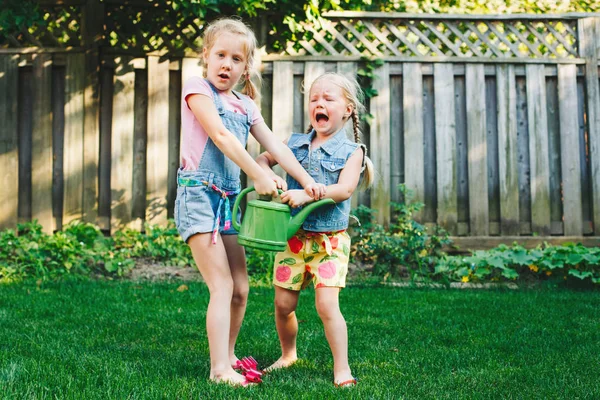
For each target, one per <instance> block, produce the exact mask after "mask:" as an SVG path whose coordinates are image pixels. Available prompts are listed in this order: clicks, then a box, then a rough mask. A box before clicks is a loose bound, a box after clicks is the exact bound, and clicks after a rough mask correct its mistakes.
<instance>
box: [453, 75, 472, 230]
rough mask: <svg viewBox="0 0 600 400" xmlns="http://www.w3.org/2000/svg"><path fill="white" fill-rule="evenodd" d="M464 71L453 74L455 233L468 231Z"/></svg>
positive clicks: (467, 152) (467, 164)
mask: <svg viewBox="0 0 600 400" xmlns="http://www.w3.org/2000/svg"><path fill="white" fill-rule="evenodd" d="M463 69H464V68H463ZM466 92H467V91H466V84H465V76H464V72H463V74H462V75H458V76H457V75H455V76H454V98H455V99H456V100H455V102H454V108H455V112H454V115H455V119H456V161H457V162H456V205H457V207H458V212H457V214H456V219H457V221H458V225H457V235H459V236H462V235H467V234H468V233H469V223H468V221H469V151H468V139H467V100H466Z"/></svg>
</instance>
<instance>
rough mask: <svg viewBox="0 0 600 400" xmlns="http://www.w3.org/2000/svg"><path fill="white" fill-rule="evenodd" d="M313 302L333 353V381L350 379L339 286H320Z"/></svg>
mask: <svg viewBox="0 0 600 400" xmlns="http://www.w3.org/2000/svg"><path fill="white" fill-rule="evenodd" d="M315 292H316V294H315V296H316V297H315V303H316V307H317V312H318V313H319V316H320V317H321V321H323V326H324V328H325V336H326V337H327V342H329V347H330V348H331V353H332V354H333V381H334V382H335V383H340V382H344V381H347V380H350V379H352V372H351V371H350V365H348V328H347V327H346V321H345V320H344V316H343V315H342V312H341V311H340V302H339V294H340V288H337V287H320V288H318V289H316V291H315Z"/></svg>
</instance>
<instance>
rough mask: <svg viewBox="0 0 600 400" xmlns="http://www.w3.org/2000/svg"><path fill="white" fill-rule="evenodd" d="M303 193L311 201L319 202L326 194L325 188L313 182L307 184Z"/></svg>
mask: <svg viewBox="0 0 600 400" xmlns="http://www.w3.org/2000/svg"><path fill="white" fill-rule="evenodd" d="M304 191H305V192H306V194H307V195H309V196H310V197H312V198H313V199H315V200H321V199H322V198H323V197H325V193H327V186H325V185H324V184H322V183H317V182H314V181H313V183H309V184H308V185H306V186H305V187H304Z"/></svg>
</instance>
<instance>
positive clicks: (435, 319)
mask: <svg viewBox="0 0 600 400" xmlns="http://www.w3.org/2000/svg"><path fill="white" fill-rule="evenodd" d="M179 284H180V283H142V284H140V283H132V282H81V283H63V284H54V285H47V286H44V287H42V288H39V289H38V288H37V287H36V286H34V285H9V286H0V398H8V399H30V398H35V399H44V398H48V399H50V398H59V399H125V398H136V399H137V398H140V399H141V398H143V399H146V398H150V399H153V398H166V399H176V398H178V399H191V398H194V399H198V398H202V399H209V398H218V399H221V398H260V399H269V398H273V399H285V398H305V399H315V398H319V399H321V398H341V397H347V398H356V399H366V398H374V399H400V398H405V399H433V398H435V399H488V398H489V399H492V398H493V399H497V398H508V399H552V398H557V399H558V398H561V399H567V398H568V399H574V398H580V399H585V398H590V399H591V398H598V396H600V380H599V379H598V376H600V364H599V363H598V354H600V292H597V291H573V290H567V289H555V290H549V289H539V290H519V291H510V290H489V291H488V290H485V291H484V290H435V289H429V290H425V289H397V288H396V289H394V288H389V287H380V286H373V285H371V286H369V285H365V286H353V287H350V288H348V289H346V290H344V291H343V292H342V294H341V304H342V310H343V313H344V315H345V317H346V320H347V322H348V327H349V336H350V362H351V366H352V368H353V372H354V374H355V375H356V376H357V377H358V378H359V381H360V382H359V386H358V387H356V388H352V389H344V392H343V394H342V393H341V392H340V389H335V388H334V387H333V385H332V383H331V382H332V359H331V354H330V351H329V348H328V346H327V343H326V341H325V338H324V335H323V328H322V324H321V322H320V320H319V318H318V316H317V314H316V312H315V310H314V291H313V290H308V291H306V292H304V293H302V296H301V298H300V306H299V310H298V316H299V319H300V335H299V349H298V350H299V355H300V357H301V358H302V360H301V361H300V362H298V363H297V364H296V365H295V366H293V367H292V368H290V369H288V370H285V371H278V372H275V373H272V374H270V375H268V376H266V377H265V378H264V383H263V384H262V385H260V386H258V387H254V388H250V389H243V388H231V387H227V386H225V385H215V384H211V383H209V382H208V379H207V377H208V374H209V362H208V350H207V341H206V335H205V328H204V316H205V311H206V306H207V301H208V293H207V290H206V288H205V286H204V285H203V284H201V283H188V286H189V290H187V291H183V292H179V291H177V290H176V289H177V287H178V286H179ZM272 300H273V292H272V290H271V289H270V288H264V287H263V288H259V287H254V288H252V291H251V294H250V300H249V305H248V313H247V317H246V320H245V322H244V326H243V327H242V332H241V335H240V339H239V344H238V355H239V356H244V355H250V354H251V355H253V356H254V357H255V358H257V359H258V360H259V363H260V364H261V366H266V365H268V364H269V363H270V362H272V361H274V360H275V359H276V358H277V357H278V355H279V350H278V341H277V336H276V332H275V327H274V322H273V310H272V309H273V306H272Z"/></svg>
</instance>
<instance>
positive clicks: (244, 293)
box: [221, 235, 249, 365]
mask: <svg viewBox="0 0 600 400" xmlns="http://www.w3.org/2000/svg"><path fill="white" fill-rule="evenodd" d="M221 238H222V239H223V244H224V245H225V251H226V252H227V260H228V262H229V269H230V270H231V277H232V279H233V295H232V297H231V326H230V328H229V361H230V363H231V365H235V363H236V361H237V360H238V358H237V357H236V356H235V342H236V340H237V337H238V334H239V333H240V328H241V326H242V321H243V320H244V314H245V313H246V303H247V301H248V291H249V284H248V271H247V269H246V254H245V252H244V248H243V247H242V246H240V245H239V244H238V243H237V235H222V236H221Z"/></svg>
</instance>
